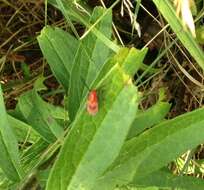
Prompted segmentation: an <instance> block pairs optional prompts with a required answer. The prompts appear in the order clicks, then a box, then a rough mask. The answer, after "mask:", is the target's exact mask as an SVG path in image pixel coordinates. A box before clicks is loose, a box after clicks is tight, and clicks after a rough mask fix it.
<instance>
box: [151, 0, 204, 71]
mask: <svg viewBox="0 0 204 190" xmlns="http://www.w3.org/2000/svg"><path fill="white" fill-rule="evenodd" d="M153 2H154V3H155V5H156V6H157V8H158V9H159V11H160V12H161V13H162V15H163V16H164V18H165V19H166V20H167V22H168V23H169V25H170V26H171V28H172V30H173V31H174V32H175V33H176V35H177V36H178V38H179V40H180V41H181V42H182V44H183V45H184V46H185V48H186V49H187V50H188V51H189V53H190V54H191V55H192V57H193V58H194V59H195V60H196V61H197V63H198V64H199V66H200V67H201V68H202V69H203V70H204V53H203V51H202V50H201V48H200V47H199V46H198V44H197V43H196V40H195V39H194V38H193V36H192V34H191V33H190V32H189V31H187V30H184V27H183V24H182V21H181V19H179V18H178V16H177V15H176V11H175V8H174V7H173V5H172V3H171V2H170V1H169V0H153Z"/></svg>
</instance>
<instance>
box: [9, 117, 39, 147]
mask: <svg viewBox="0 0 204 190" xmlns="http://www.w3.org/2000/svg"><path fill="white" fill-rule="evenodd" d="M7 116H8V121H9V124H10V126H11V128H12V129H13V131H14V133H15V135H16V137H17V140H18V142H24V141H25V140H26V141H27V142H30V143H33V142H35V141H36V140H37V139H38V138H39V135H38V134H37V133H36V132H35V131H34V130H32V127H31V126H30V125H28V124H27V123H25V122H23V121H21V120H19V119H16V118H15V117H12V116H10V115H7Z"/></svg>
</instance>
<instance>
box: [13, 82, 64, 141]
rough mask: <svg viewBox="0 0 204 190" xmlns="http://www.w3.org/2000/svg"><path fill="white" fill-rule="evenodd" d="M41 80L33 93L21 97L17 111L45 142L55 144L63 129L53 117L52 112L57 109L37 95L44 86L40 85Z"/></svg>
mask: <svg viewBox="0 0 204 190" xmlns="http://www.w3.org/2000/svg"><path fill="white" fill-rule="evenodd" d="M39 80H41V79H39ZM39 80H38V81H37V82H36V83H35V87H34V89H33V90H32V91H29V92H26V93H25V94H24V95H22V96H21V97H20V99H19V101H18V104H17V109H18V110H19V111H20V112H21V114H22V115H23V117H24V118H25V120H26V121H27V123H28V124H30V126H32V127H33V129H34V130H35V131H36V132H38V133H39V134H40V135H41V137H43V139H44V140H46V141H47V142H54V141H55V140H56V139H57V138H61V136H62V135H63V128H62V126H60V125H59V124H58V123H57V121H56V119H55V118H54V117H53V115H52V111H51V110H52V109H54V110H55V107H53V106H50V105H49V104H48V103H46V102H45V101H43V100H42V99H41V97H40V96H39V95H38V94H37V90H38V88H43V86H41V85H40V84H38V83H40V82H39ZM41 82H42V81H41ZM37 85H38V86H37Z"/></svg>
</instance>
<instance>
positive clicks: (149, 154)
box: [93, 108, 204, 190]
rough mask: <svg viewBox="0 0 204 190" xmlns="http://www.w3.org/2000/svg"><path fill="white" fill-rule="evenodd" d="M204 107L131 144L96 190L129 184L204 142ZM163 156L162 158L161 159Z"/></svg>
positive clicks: (173, 120) (145, 133)
mask: <svg viewBox="0 0 204 190" xmlns="http://www.w3.org/2000/svg"><path fill="white" fill-rule="evenodd" d="M203 118H204V108H201V109H198V110H196V111H193V112H190V113H187V114H183V115H181V116H178V117H176V118H175V119H172V120H167V121H164V122H162V123H161V124H159V125H157V126H155V127H153V128H151V129H149V130H147V131H146V132H144V133H143V134H141V135H140V136H139V137H135V138H132V139H131V140H129V141H127V142H126V144H125V145H124V147H123V149H122V150H121V153H120V155H119V156H118V158H117V160H116V161H115V162H114V164H112V167H110V168H109V170H107V171H106V173H105V174H104V176H102V177H101V178H100V179H99V180H98V183H96V184H95V186H94V188H93V189H97V190H98V189H101V190H102V189H112V188H114V187H115V186H116V185H124V184H129V183H130V182H131V181H132V180H134V179H136V178H137V177H145V176H147V175H149V174H150V173H152V172H154V171H156V170H158V169H160V168H162V167H163V166H165V165H167V164H168V163H169V162H170V161H172V160H173V159H175V158H177V157H178V156H179V155H180V154H182V153H184V152H185V151H186V150H188V149H192V148H193V147H195V146H196V145H198V144H201V143H203V141H204V128H203V125H204V119H203ZM161 155H162V156H161Z"/></svg>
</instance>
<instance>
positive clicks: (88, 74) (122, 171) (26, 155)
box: [0, 0, 204, 190]
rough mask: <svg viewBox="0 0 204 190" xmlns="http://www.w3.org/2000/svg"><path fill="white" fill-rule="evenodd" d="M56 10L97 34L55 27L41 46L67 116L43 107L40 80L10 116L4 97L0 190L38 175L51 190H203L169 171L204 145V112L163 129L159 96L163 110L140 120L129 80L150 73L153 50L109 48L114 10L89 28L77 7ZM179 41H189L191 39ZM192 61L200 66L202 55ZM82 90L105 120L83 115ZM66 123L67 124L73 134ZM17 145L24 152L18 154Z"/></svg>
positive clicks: (97, 13) (100, 12) (101, 13)
mask: <svg viewBox="0 0 204 190" xmlns="http://www.w3.org/2000/svg"><path fill="white" fill-rule="evenodd" d="M51 2H52V3H53V4H55V6H57V7H58V8H59V9H60V10H61V11H62V13H63V14H66V15H65V18H66V19H67V21H70V20H69V19H70V18H73V17H74V18H75V19H76V18H78V20H80V21H81V23H83V24H84V25H85V26H86V27H87V30H88V29H90V28H91V27H92V26H94V27H93V28H92V30H90V31H89V32H88V33H87V35H86V36H85V37H84V38H83V39H81V40H79V39H76V38H75V37H73V36H72V35H70V34H68V33H67V32H65V31H63V30H61V29H59V28H58V27H50V26H46V27H45V28H44V29H43V30H42V31H41V34H40V35H39V36H38V42H39V45H40V47H41V50H42V52H43V55H44V57H45V58H46V60H47V62H48V64H49V66H50V68H51V70H52V72H53V74H54V75H55V77H56V78H57V80H58V81H59V83H60V84H61V85H62V86H63V88H64V89H65V95H66V100H68V101H65V105H68V106H65V108H60V107H56V106H53V105H51V104H49V103H47V102H45V101H44V100H43V99H42V98H41V97H40V95H39V92H40V91H42V90H45V86H44V85H43V81H44V78H39V79H38V80H36V82H35V84H34V88H33V89H32V90H30V91H28V92H26V93H24V94H23V95H22V96H21V97H20V98H19V99H18V104H17V108H16V109H15V111H14V112H11V113H10V114H8V113H6V110H5V107H4V102H3V95H2V92H1V89H0V116H1V118H2V119H1V120H0V149H1V152H0V168H1V170H0V179H1V181H3V182H2V183H1V184H0V189H17V188H19V189H21V188H22V187H24V185H25V184H26V182H27V181H28V180H29V177H30V176H32V175H34V174H35V175H36V176H37V179H38V180H39V184H41V186H42V187H43V188H45V189H47V190H58V189H59V190H65V189H66V190H75V189H77V190H114V189H118V190H119V189H144V190H145V189H146V190H147V189H149V190H150V189H151V190H153V189H154V190H157V189H159V188H166V189H170V188H182V189H189V190H190V189H192V188H193V189H198V190H199V189H203V187H204V182H203V181H202V180H200V179H196V178H194V177H187V176H176V175H172V174H171V173H170V172H169V170H168V169H167V168H168V164H169V163H170V162H171V161H173V160H174V159H176V158H177V157H179V156H180V155H181V154H182V153H184V152H185V151H187V150H189V149H192V148H194V147H195V146H196V145H198V144H200V143H203V140H204V135H203V134H204V128H203V125H204V119H203V118H204V108H201V109H198V110H195V111H193V112H190V113H187V114H183V115H181V116H178V117H176V118H174V119H170V120H165V116H166V115H167V113H168V111H169V109H170V104H169V103H167V102H165V101H164V99H165V97H164V90H163V89H161V91H160V97H159V100H158V101H157V102H156V103H155V104H154V105H153V106H152V107H150V108H148V109H147V110H146V111H144V110H141V109H140V108H139V106H138V105H139V103H140V101H141V97H142V95H141V93H140V92H139V90H138V89H137V87H136V86H135V85H134V84H133V82H132V78H133V77H134V75H135V73H137V72H138V71H139V70H140V69H141V68H144V67H143V66H144V65H143V59H144V57H145V55H146V53H147V49H142V50H137V49H135V48H130V49H128V48H119V46H117V45H116V44H115V43H113V42H111V35H112V33H111V25H112V19H111V17H112V14H111V11H110V9H103V8H99V7H98V8H95V9H94V11H93V12H92V15H91V16H90V18H88V19H87V18H85V19H83V18H82V17H81V16H80V14H77V12H74V7H73V6H65V5H64V4H63V3H62V2H61V1H60V0H57V1H54V0H52V1H51ZM154 2H155V4H157V2H158V1H156V0H155V1H154ZM71 4H72V3H71V1H69V2H68V5H71ZM157 5H158V4H157ZM160 5H161V4H160ZM162 5H163V4H162ZM167 5H168V4H167ZM164 7H165V6H164ZM164 7H163V8H164ZM72 8H73V9H72ZM67 10H70V12H69V13H68V11H67ZM171 11H172V10H171ZM170 13H172V12H170ZM170 13H169V14H170ZM167 20H168V17H167ZM172 26H174V25H172ZM101 34H102V36H101ZM181 39H184V40H186V39H187V41H188V40H189V39H190V40H191V38H189V36H188V34H185V37H184V38H182V37H181ZM109 42H111V43H109ZM108 47H109V48H108ZM196 47H197V46H196ZM197 50H198V49H197ZM189 51H190V52H191V50H189ZM191 53H192V55H193V56H195V55H198V56H200V57H199V58H198V62H200V61H201V60H202V56H201V55H200V54H199V50H198V52H197V53H198V54H196V52H191ZM201 66H202V64H201ZM85 84H86V85H87V86H88V87H89V88H90V89H91V90H93V89H95V90H96V92H97V96H98V106H99V110H98V112H97V113H96V115H94V116H93V115H91V114H90V113H89V112H88V111H87V108H86V106H87V98H88V93H89V89H87V88H86V86H85ZM67 112H68V114H67ZM59 121H60V122H59ZM64 122H69V125H68V127H67V128H66V127H65V126H64V125H63V123H64ZM64 136H66V137H65V138H64ZM192 136H193V138H192ZM16 139H17V140H18V141H19V142H21V143H23V145H22V148H21V149H20V151H18V144H17V140H16ZM57 154H58V156H57V158H56V155H57ZM53 162H54V164H52V163H53ZM18 181H20V182H18ZM45 186H46V187H45Z"/></svg>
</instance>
